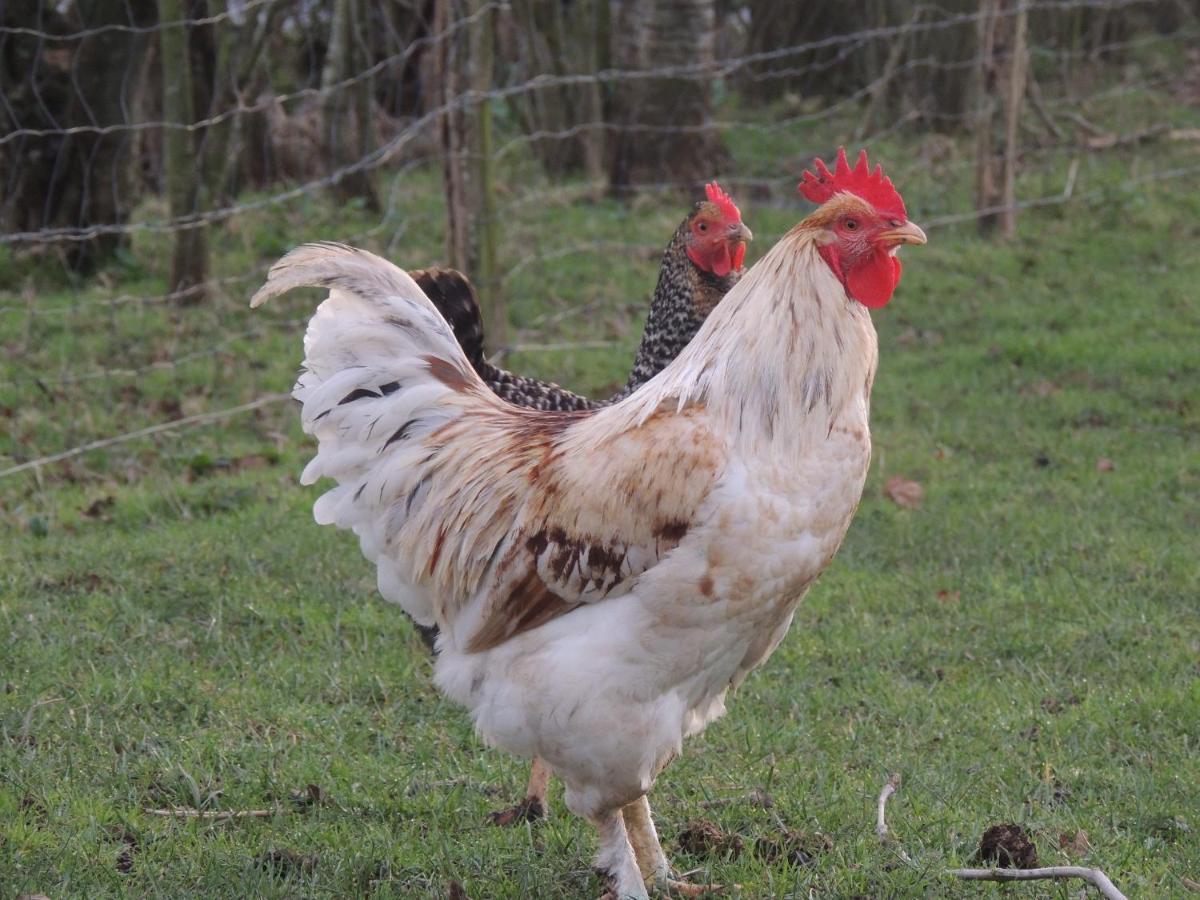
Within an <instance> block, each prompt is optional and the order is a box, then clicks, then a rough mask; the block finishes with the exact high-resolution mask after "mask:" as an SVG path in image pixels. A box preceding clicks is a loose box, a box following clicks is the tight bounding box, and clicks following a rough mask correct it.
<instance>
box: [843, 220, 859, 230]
mask: <svg viewBox="0 0 1200 900" xmlns="http://www.w3.org/2000/svg"><path fill="white" fill-rule="evenodd" d="M842 224H843V225H845V226H846V230H847V231H855V230H857V228H858V219H847V220H846V221H845V222H843V223H842Z"/></svg>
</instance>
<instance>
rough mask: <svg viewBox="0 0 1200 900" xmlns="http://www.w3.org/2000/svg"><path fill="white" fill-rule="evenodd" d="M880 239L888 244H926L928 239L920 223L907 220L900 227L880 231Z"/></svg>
mask: <svg viewBox="0 0 1200 900" xmlns="http://www.w3.org/2000/svg"><path fill="white" fill-rule="evenodd" d="M878 240H881V241H883V242H885V243H887V244H924V243H925V242H926V241H927V240H928V239H927V238H926V237H925V232H924V231H922V230H921V227H920V226H919V225H916V224H914V223H912V222H905V223H904V224H903V225H901V226H900V227H898V228H891V229H889V230H887V231H882V232H880V233H879V237H878Z"/></svg>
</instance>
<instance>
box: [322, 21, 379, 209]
mask: <svg viewBox="0 0 1200 900" xmlns="http://www.w3.org/2000/svg"><path fill="white" fill-rule="evenodd" d="M361 12H362V10H361V8H360V6H359V4H358V0H336V3H335V4H334V9H333V27H332V29H331V30H330V34H329V49H328V51H327V53H326V57H325V68H324V70H323V71H322V72H321V90H322V91H324V92H326V93H325V97H324V100H323V106H324V113H325V148H326V154H327V158H328V164H329V169H330V171H331V172H333V171H337V170H338V169H343V168H346V167H347V166H349V165H351V164H353V163H355V162H357V161H358V160H360V159H362V158H363V157H365V156H366V154H367V153H368V152H369V147H370V144H371V138H370V135H371V115H370V110H371V79H369V78H360V79H359V80H358V81H357V82H356V83H355V84H353V85H350V86H347V87H339V88H337V89H335V88H334V85H337V84H340V83H342V82H344V81H346V80H347V79H349V78H351V77H352V76H354V74H355V69H356V66H355V61H356V59H357V58H358V56H359V54H358V53H357V51H356V45H357V41H356V37H357V35H356V31H357V24H358V19H359V18H360V13H361ZM364 68H365V65H364ZM351 123H354V126H355V127H353V128H351V127H350V126H351ZM333 192H334V195H335V196H336V197H338V199H340V200H349V199H353V198H355V197H359V198H361V199H362V200H363V201H364V202H365V203H366V206H367V209H369V210H371V211H372V212H378V211H379V209H380V205H379V193H378V191H377V190H376V189H375V181H374V178H373V176H372V174H371V172H370V170H368V169H358V170H357V171H355V172H351V173H349V174H347V175H343V176H342V177H341V178H339V179H338V180H337V181H336V182H334V184H333Z"/></svg>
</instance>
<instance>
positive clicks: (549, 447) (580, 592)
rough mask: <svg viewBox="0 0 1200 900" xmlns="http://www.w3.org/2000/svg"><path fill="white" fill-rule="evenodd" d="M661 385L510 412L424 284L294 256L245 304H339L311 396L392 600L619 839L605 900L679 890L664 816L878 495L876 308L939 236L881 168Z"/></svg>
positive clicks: (351, 521)
mask: <svg viewBox="0 0 1200 900" xmlns="http://www.w3.org/2000/svg"><path fill="white" fill-rule="evenodd" d="M801 191H802V192H803V193H804V195H805V196H806V197H807V198H808V199H810V200H812V201H814V202H816V203H818V204H820V205H819V207H818V208H817V210H816V211H815V212H814V213H812V214H811V215H809V216H808V217H807V218H805V219H804V220H803V221H801V222H800V223H799V224H798V225H797V226H795V227H794V228H793V229H792V230H791V231H789V232H788V233H787V234H786V235H785V236H784V237H783V238H782V239H781V240H780V241H779V242H778V243H777V244H776V245H775V246H774V247H773V248H772V249H771V250H770V251H769V252H768V253H767V254H766V256H764V257H763V258H762V259H760V260H759V261H758V262H757V263H756V264H755V265H754V266H753V267H752V268H750V269H749V270H748V271H747V272H746V274H745V275H744V276H743V277H742V279H741V280H740V281H739V282H738V284H737V285H736V286H735V287H734V288H733V289H732V290H731V291H730V292H729V294H728V295H727V296H726V297H725V299H724V300H723V301H722V302H721V303H720V304H719V305H718V306H717V308H716V309H715V310H713V312H712V313H711V314H710V315H709V317H708V319H707V320H706V321H705V323H704V324H703V325H702V326H701V328H700V331H699V333H697V335H696V337H695V339H694V340H693V341H692V342H691V343H690V344H688V346H687V347H686V348H684V350H683V352H682V353H680V354H679V356H678V357H676V359H675V360H674V362H672V363H671V364H669V365H668V366H667V367H666V368H665V369H663V371H662V372H660V373H659V374H658V376H656V377H655V378H653V379H651V380H650V381H649V382H647V383H646V384H644V385H642V386H641V387H640V388H639V389H638V390H636V391H634V392H633V393H632V394H630V395H629V396H628V397H626V398H625V399H623V400H621V401H620V402H618V403H614V404H612V405H610V406H607V407H605V408H603V409H599V410H579V411H568V412H542V411H537V410H530V409H521V408H519V407H516V406H513V405H511V404H508V403H505V402H504V401H502V400H500V399H499V398H498V397H497V396H496V395H495V394H494V393H493V392H492V391H491V390H490V389H489V388H488V387H487V385H486V384H485V383H484V382H483V380H482V379H481V378H480V377H479V375H478V374H477V373H476V372H475V370H474V369H473V368H472V367H471V364H470V362H469V361H468V359H467V358H466V356H465V355H464V354H463V352H462V349H461V348H460V347H459V345H458V342H457V341H456V340H455V338H454V333H453V332H452V331H451V329H450V326H449V325H447V323H446V321H445V319H443V318H442V316H441V315H440V314H439V313H438V312H437V310H436V309H435V308H434V306H433V304H432V303H431V302H430V301H429V298H428V297H426V296H425V294H424V293H423V292H422V291H421V289H420V288H419V287H418V286H417V284H416V282H414V281H413V280H412V279H411V278H410V277H409V276H408V275H407V274H406V273H405V272H403V271H402V270H400V269H398V268H396V267H395V266H393V265H392V264H390V263H388V262H386V261H385V260H382V259H379V258H378V257H376V256H373V255H372V254H370V253H365V252H363V251H359V250H354V249H352V248H349V247H344V246H340V245H334V244H316V245H308V246H305V247H301V248H299V249H297V250H294V251H292V252H291V253H290V254H288V255H287V256H286V257H285V258H284V259H283V260H281V261H280V262H279V263H277V264H276V265H275V267H274V268H273V269H272V270H271V273H270V275H269V277H268V281H267V284H266V285H265V286H264V287H263V288H261V289H260V290H259V292H258V293H257V294H256V295H255V297H254V300H253V301H252V302H253V303H254V304H255V305H257V304H259V303H262V302H263V301H265V300H266V299H267V298H268V297H270V296H272V295H275V294H279V293H282V292H284V291H287V290H290V289H292V288H295V287H299V286H302V285H315V286H323V287H326V288H329V290H330V294H329V297H328V298H327V299H326V300H325V301H324V302H323V303H322V304H321V305H320V306H319V307H318V309H317V311H316V313H315V314H314V316H313V318H312V321H311V322H310V324H309V327H308V331H307V333H306V335H305V342H304V349H305V361H304V370H303V372H302V374H301V375H300V378H299V380H298V382H297V384H296V387H295V391H294V394H295V396H296V397H297V398H298V399H299V400H300V401H301V403H302V411H301V418H302V422H303V424H304V427H305V429H306V430H307V431H308V432H310V433H311V434H313V435H314V436H315V437H316V438H317V442H318V446H317V454H316V456H315V457H314V458H313V460H312V461H311V462H310V463H309V464H308V466H307V467H306V468H305V470H304V474H303V476H302V481H304V483H306V484H311V483H314V482H316V481H317V480H318V479H320V478H322V477H328V478H332V479H333V480H334V482H335V484H334V486H333V487H332V488H331V489H330V490H328V491H327V492H326V493H325V494H323V495H322V496H321V497H320V498H319V499H318V500H317V502H316V504H315V506H314V509H313V513H314V516H315V518H316V520H317V521H318V522H320V523H323V524H335V525H338V526H339V527H342V528H347V529H351V530H353V531H354V532H355V534H357V535H358V538H359V542H360V546H361V549H362V551H363V553H364V554H365V555H366V557H367V559H369V560H370V561H371V562H373V563H374V564H375V565H376V567H377V571H378V583H379V589H380V591H381V593H382V594H383V596H384V597H385V598H386V599H388V600H390V601H392V602H395V603H399V604H400V605H401V606H403V608H404V609H405V610H406V611H407V612H408V613H409V614H410V615H412V616H413V617H414V618H415V619H416V620H417V621H419V622H422V623H425V624H434V623H436V624H437V625H438V626H439V627H440V628H441V630H442V635H441V638H440V639H439V643H438V649H439V653H438V657H437V663H436V680H437V683H438V685H439V687H440V688H441V689H442V690H443V691H444V692H445V693H446V695H447V696H449V697H450V698H452V699H454V700H456V701H457V702H459V703H462V704H463V705H464V706H465V707H466V708H467V709H468V711H469V712H470V714H471V716H472V718H473V720H474V722H475V726H476V728H477V730H478V732H479V734H480V735H481V736H483V737H484V739H485V740H487V741H488V742H489V743H491V744H493V745H496V746H499V747H502V748H504V749H506V750H508V751H510V752H512V753H516V754H518V755H522V756H526V757H533V756H540V757H542V758H543V759H545V760H546V761H547V762H548V763H549V764H550V765H551V766H552V767H553V769H554V771H555V773H556V774H557V775H558V776H559V777H561V779H562V781H563V783H564V785H565V787H566V802H567V806H568V807H569V808H570V809H571V810H572V811H573V812H575V813H576V814H578V815H580V816H583V817H585V818H587V819H588V821H590V822H591V823H592V824H593V825H594V826H595V827H596V829H597V832H598V834H599V840H600V848H599V853H598V855H597V858H596V865H597V867H598V868H599V869H600V870H602V871H603V872H604V873H605V874H606V876H607V877H608V879H609V880H610V884H611V888H612V891H613V893H614V894H615V895H616V896H618V897H620V898H626V900H643V898H647V897H648V896H649V895H648V890H647V889H648V886H657V885H662V884H665V883H668V882H669V881H670V879H671V872H670V868H669V866H668V864H667V859H666V856H665V854H664V853H663V850H662V847H661V845H660V844H659V841H658V837H657V834H656V832H655V828H654V824H653V821H652V819H651V817H650V812H649V805H648V802H647V799H646V795H647V792H648V791H649V790H650V789H651V787H652V786H653V784H654V781H655V779H656V778H657V777H658V776H659V775H660V774H661V772H662V770H663V769H664V768H665V767H666V766H667V764H668V763H669V762H670V761H671V759H673V758H674V757H675V756H676V755H677V754H678V753H679V752H680V749H681V747H682V743H683V740H684V738H686V737H687V736H689V735H693V734H696V733H698V732H700V731H702V730H703V729H704V728H705V726H706V725H708V723H710V722H711V721H713V720H714V719H715V718H717V717H718V716H719V715H721V714H722V713H723V712H724V711H725V698H726V694H727V693H728V692H729V690H730V689H731V688H733V687H736V686H737V685H738V684H740V683H741V682H742V681H743V679H745V678H746V676H747V675H749V673H750V672H751V671H752V670H753V669H755V668H756V667H758V666H759V665H761V664H762V663H763V662H764V661H766V659H767V658H768V657H769V656H770V655H771V653H772V652H773V651H774V650H775V648H776V647H777V646H778V645H779V642H780V641H781V640H782V639H783V637H784V635H785V634H786V633H787V630H788V627H789V625H790V624H791V621H792V616H793V613H794V611H795V608H796V605H797V604H798V603H799V602H800V600H801V599H802V598H803V596H804V594H805V593H806V592H807V590H808V588H809V587H810V586H811V585H812V583H813V581H814V580H815V579H816V578H817V577H818V576H819V575H820V573H821V572H822V571H823V570H824V569H825V567H826V566H827V565H828V564H829V562H830V560H831V559H832V558H833V556H834V554H835V553H836V552H837V549H838V547H839V546H840V545H841V543H842V539H843V538H844V536H845V534H846V530H847V528H848V527H849V525H850V520H851V518H852V517H853V514H854V510H855V509H856V507H857V506H858V502H859V499H860V498H861V496H862V489H863V484H864V481H865V479H866V475H867V467H868V464H869V461H870V454H871V443H870V434H869V428H868V407H869V403H870V392H871V384H872V381H873V379H874V375H875V366H876V360H877V349H876V337H875V329H874V327H873V326H872V323H871V316H870V312H869V308H870V307H879V306H882V305H884V304H886V303H887V302H888V301H889V300H890V299H891V297H892V294H893V292H894V290H895V288H896V285H897V284H898V282H899V280H900V273H901V269H900V265H899V260H898V259H897V257H896V252H897V250H898V249H899V247H900V246H901V245H903V244H921V243H924V242H925V235H924V234H923V233H922V231H921V229H920V228H918V227H917V226H916V225H914V224H912V223H911V222H909V221H908V218H907V213H906V211H905V209H904V203H903V201H902V200H901V198H900V195H899V194H898V193H897V192H896V190H895V188H894V187H893V186H892V183H891V181H890V180H889V179H887V178H885V177H884V176H883V173H882V171H881V170H879V169H878V168H876V169H875V170H874V171H871V169H870V168H869V166H868V164H867V160H866V156H865V154H863V155H862V156H861V157H860V159H859V163H858V165H856V166H855V167H853V168H851V167H850V166H849V165H848V163H847V161H846V159H845V154H844V153H840V154H839V160H838V164H837V166H836V168H835V169H834V171H832V172H830V171H829V170H828V169H827V168H826V167H825V166H823V165H819V166H817V171H816V173H815V174H813V173H807V174H806V176H805V179H804V181H803V182H802V184H801Z"/></svg>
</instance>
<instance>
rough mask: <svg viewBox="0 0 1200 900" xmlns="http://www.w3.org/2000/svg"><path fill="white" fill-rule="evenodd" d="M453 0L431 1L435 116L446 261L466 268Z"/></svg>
mask: <svg viewBox="0 0 1200 900" xmlns="http://www.w3.org/2000/svg"><path fill="white" fill-rule="evenodd" d="M456 6H457V4H456V3H455V0H435V2H434V7H433V29H432V31H433V34H435V35H441V37H439V38H438V41H437V44H436V45H435V48H434V54H433V55H434V67H433V74H434V81H435V82H436V85H437V87H436V90H435V91H434V96H435V98H436V102H437V105H438V107H439V108H440V109H441V113H440V115H439V116H438V139H439V142H440V143H441V149H442V184H443V186H444V190H445V194H446V261H447V262H448V263H449V264H450V265H451V266H453V267H454V268H456V269H461V270H463V271H469V270H470V268H471V260H470V247H471V245H470V221H469V216H470V204H469V203H468V200H467V180H466V175H465V173H464V171H463V168H464V167H463V161H464V160H463V155H464V153H463V151H464V148H465V146H466V137H465V134H464V132H465V127H464V123H463V119H464V116H463V111H462V109H461V107H460V106H459V105H458V100H459V97H458V85H459V78H458V68H459V65H460V62H459V59H460V56H461V54H460V53H459V52H458V44H457V35H455V34H447V33H446V31H447V29H448V28H449V27H450V23H451V22H452V21H453V16H454V13H455V8H456Z"/></svg>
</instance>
